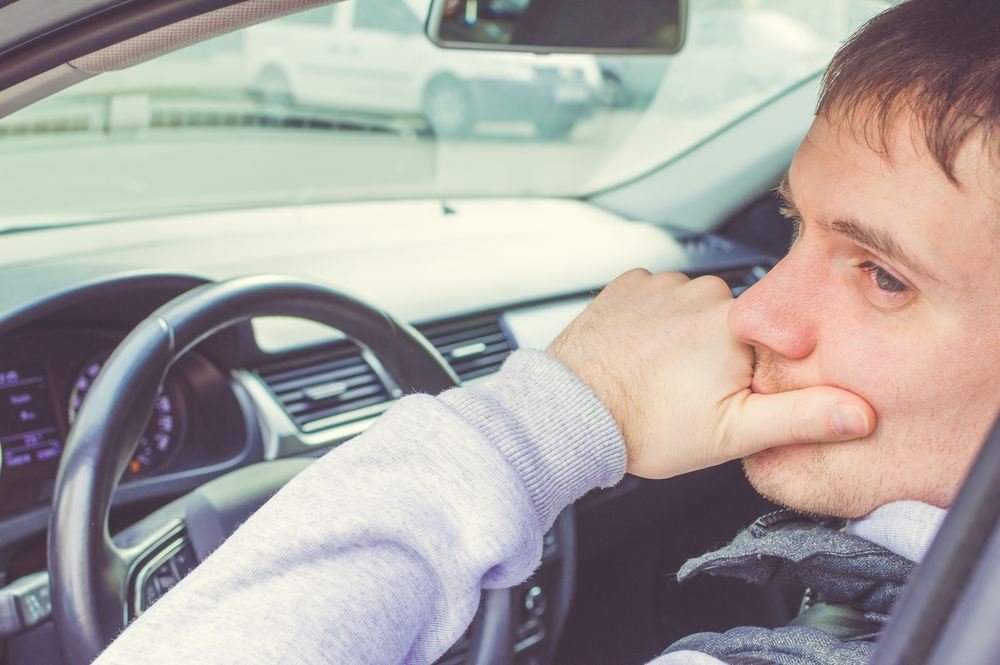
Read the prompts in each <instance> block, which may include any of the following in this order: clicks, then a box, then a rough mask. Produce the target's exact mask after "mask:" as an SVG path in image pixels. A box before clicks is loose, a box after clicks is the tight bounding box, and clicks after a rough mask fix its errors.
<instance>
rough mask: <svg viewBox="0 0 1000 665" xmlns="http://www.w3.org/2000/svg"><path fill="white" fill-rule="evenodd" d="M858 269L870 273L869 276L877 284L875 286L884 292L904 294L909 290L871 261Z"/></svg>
mask: <svg viewBox="0 0 1000 665" xmlns="http://www.w3.org/2000/svg"><path fill="white" fill-rule="evenodd" d="M858 267H859V268H861V269H862V270H864V271H865V272H866V273H868V276H869V277H871V279H872V281H873V282H875V285H876V286H878V288H880V289H882V290H883V291H888V292H890V293H902V292H904V291H906V290H908V289H909V287H908V286H906V284H903V283H902V282H901V281H899V280H898V279H896V278H895V277H894V276H893V274H892V273H891V272H889V271H888V270H886V269H885V268H883V267H881V266H879V265H877V264H875V263H872V262H871V261H865V262H864V263H862V264H861V265H859V266H858Z"/></svg>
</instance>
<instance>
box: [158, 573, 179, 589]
mask: <svg viewBox="0 0 1000 665" xmlns="http://www.w3.org/2000/svg"><path fill="white" fill-rule="evenodd" d="M156 580H157V581H158V582H159V583H160V592H161V593H166V592H168V591H170V590H171V589H173V588H174V586H175V585H176V584H177V578H176V577H174V576H173V575H172V574H171V575H162V576H158V577H157V578H156Z"/></svg>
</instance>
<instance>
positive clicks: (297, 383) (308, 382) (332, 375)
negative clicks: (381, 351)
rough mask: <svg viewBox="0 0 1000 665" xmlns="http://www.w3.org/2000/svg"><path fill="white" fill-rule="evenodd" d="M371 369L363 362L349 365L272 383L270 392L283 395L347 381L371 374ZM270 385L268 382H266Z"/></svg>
mask: <svg viewBox="0 0 1000 665" xmlns="http://www.w3.org/2000/svg"><path fill="white" fill-rule="evenodd" d="M371 371H372V370H371V368H370V367H369V366H368V364H367V363H365V362H364V361H363V360H362V361H361V364H357V365H351V366H350V367H345V368H343V369H338V370H335V371H333V372H321V373H319V374H309V375H306V376H303V377H301V378H298V379H294V380H292V381H283V382H281V383H277V382H275V383H273V384H270V385H271V390H273V391H274V392H276V393H279V394H280V393H285V392H288V391H290V390H298V389H299V388H304V387H306V386H316V385H320V384H323V383H330V382H331V381H340V380H343V379H348V378H350V377H352V376H357V375H358V374H365V373H367V372H371ZM268 383H270V381H269V382H268Z"/></svg>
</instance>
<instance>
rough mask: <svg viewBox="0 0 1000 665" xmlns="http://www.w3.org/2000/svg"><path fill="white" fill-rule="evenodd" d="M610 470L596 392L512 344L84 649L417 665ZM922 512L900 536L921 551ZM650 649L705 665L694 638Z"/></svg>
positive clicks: (374, 430) (520, 566) (291, 493)
mask: <svg viewBox="0 0 1000 665" xmlns="http://www.w3.org/2000/svg"><path fill="white" fill-rule="evenodd" d="M624 473H625V447H624V443H623V441H622V438H621V434H620V433H619V431H618V427H617V425H616V424H615V421H614V419H613V418H612V417H611V415H610V413H608V411H607V409H606V408H605V407H604V405H603V404H602V403H601V402H600V400H599V399H598V397H597V396H596V395H595V394H594V393H593V392H592V391H591V390H590V389H589V387H588V386H586V385H585V384H584V383H583V382H581V381H580V380H579V379H578V378H577V377H576V376H575V375H574V374H572V373H571V372H570V371H569V370H567V369H566V368H565V367H564V366H563V365H561V364H560V363H559V362H558V361H556V360H554V359H553V358H551V357H549V356H547V355H546V354H544V353H541V352H538V351H532V350H522V351H518V352H516V353H514V354H513V355H512V356H511V357H510V359H509V360H508V361H507V363H506V364H505V365H504V367H503V369H502V370H501V371H500V372H499V373H498V374H497V375H496V376H495V377H493V378H491V379H489V380H487V381H484V382H483V383H481V384H479V385H478V386H475V387H471V388H460V389H454V390H450V391H447V392H445V393H443V394H441V395H440V396H438V397H431V396H429V395H414V396H410V397H406V398H404V399H403V400H401V401H400V402H399V403H398V404H397V405H396V406H394V407H393V408H392V409H390V410H389V411H387V412H386V413H385V414H384V415H383V416H382V417H381V418H380V419H379V420H378V421H377V422H376V423H375V424H374V425H373V426H372V427H371V428H370V429H369V430H368V431H367V432H365V433H364V434H362V435H360V436H358V437H357V438H355V439H353V440H351V441H350V442H348V443H346V444H344V445H342V446H340V447H339V448H337V449H336V450H335V451H333V452H331V453H330V454H328V455H326V456H324V457H322V458H321V459H319V460H318V461H317V462H316V463H315V464H313V465H311V466H310V467H309V468H308V469H306V470H305V471H303V472H302V473H301V474H299V475H298V476H297V477H296V478H295V479H294V480H292V481H291V482H290V483H288V485H286V486H285V487H284V488H283V489H282V490H281V491H280V492H278V493H277V494H276V495H275V496H274V498H272V499H271V500H270V501H269V502H268V503H267V504H265V505H264V507H263V508H261V509H260V510H259V511H258V512H257V513H256V514H254V515H253V516H252V517H251V518H250V519H249V520H247V522H246V523H245V524H244V525H242V526H241V527H240V528H239V529H238V530H237V531H236V533H235V534H233V536H231V537H230V538H229V539H228V540H227V541H226V542H225V543H224V544H223V545H222V546H221V547H220V548H219V549H218V550H216V551H215V552H214V553H213V554H212V555H211V556H210V557H209V558H208V559H207V560H206V561H204V562H203V563H202V564H201V565H200V566H199V567H198V568H197V569H195V570H194V571H193V572H192V573H191V574H190V575H189V576H188V577H187V578H185V579H184V580H183V581H181V583H180V584H178V585H177V586H176V587H175V588H174V589H173V590H172V591H170V592H169V593H168V594H166V595H165V596H164V597H163V598H162V599H160V600H159V601H158V602H157V603H156V604H155V605H154V606H153V607H152V608H150V609H149V610H147V611H146V612H145V613H144V614H143V615H142V616H141V617H140V618H139V619H137V620H136V621H135V622H133V623H132V624H131V625H130V626H129V628H128V629H127V630H125V631H124V632H123V633H122V634H121V635H120V636H119V637H118V639H117V640H116V641H115V642H114V643H112V645H111V646H109V647H108V649H107V650H106V651H105V652H104V653H103V654H102V655H101V656H100V658H99V659H98V661H97V662H98V663H99V664H100V665H110V664H111V663H121V664H122V665H139V664H140V663H170V664H178V663H240V664H241V665H252V664H254V663H261V664H262V665H263V664H267V665H273V664H274V663H278V662H282V663H292V662H294V663H299V662H301V663H432V662H433V661H434V660H436V659H437V658H438V657H440V656H441V654H443V653H444V652H445V650H447V649H448V647H449V646H451V644H452V643H453V642H455V641H456V640H457V639H458V638H459V636H461V634H462V632H463V631H464V630H465V628H466V626H467V625H468V624H469V622H470V621H471V620H472V617H473V614H474V613H475V611H476V608H477V605H478V602H479V598H480V591H481V590H482V589H490V588H501V587H508V586H513V585H515V584H518V583H519V582H521V581H523V580H525V579H526V578H527V577H529V576H530V575H531V573H532V571H533V570H534V569H535V568H536V567H537V566H538V564H539V561H540V558H541V552H542V537H543V535H544V534H545V532H546V531H547V530H548V529H549V527H550V526H551V525H552V523H553V521H554V520H555V518H556V515H558V514H559V512H560V511H561V510H562V509H563V508H564V507H565V506H566V505H568V504H570V503H572V502H573V501H575V500H576V499H577V498H579V497H580V496H582V495H583V494H584V493H586V492H587V491H589V490H591V489H593V488H595V487H607V486H610V485H613V484H615V483H616V482H618V480H619V479H620V478H621V477H622V475H623V474H624ZM917 506H922V504H917ZM923 508H930V507H929V506H923ZM931 510H939V509H931ZM940 512H941V513H942V514H943V511H940ZM890 521H891V522H892V523H896V522H900V521H901V520H899V519H898V516H896V518H894V519H893V520H890ZM902 521H905V520H902ZM918 521H919V520H918ZM926 522H927V519H923V521H922V524H923V526H922V527H921V529H923V531H921V533H923V532H925V531H926V532H927V533H926V534H925V536H919V535H918V536H916V537H914V536H913V535H912V534H910V535H909V536H908V537H907V540H906V542H907V543H908V545H907V546H908V547H910V548H911V550H912V549H913V547H916V548H917V549H919V550H920V552H919V553H920V554H921V555H922V552H923V550H925V549H926V545H927V544H929V542H930V539H931V538H933V531H934V530H935V529H936V524H935V525H933V529H929V530H928V528H927V524H926ZM936 522H937V523H938V524H939V523H940V519H937V520H936ZM859 524H861V523H860V522H859ZM891 530H892V529H891V528H890V531H891ZM870 531H871V532H877V531H878V529H870ZM856 532H857V533H858V535H862V536H864V537H868V536H867V535H866V533H864V532H863V529H862V530H860V531H857V530H856ZM873 539H874V538H873ZM889 540H891V538H889ZM914 542H915V543H916V545H914V544H913V543H914ZM921 543H923V544H922V545H921ZM880 544H883V545H884V546H887V547H889V548H890V549H892V547H891V546H889V545H886V544H885V543H880ZM921 547H922V549H921ZM901 554H903V555H904V556H909V554H908V553H901ZM655 663H656V664H657V665H719V661H718V660H716V659H714V658H712V657H710V656H706V655H704V654H699V653H695V652H691V651H687V652H676V653H673V654H670V655H668V656H663V657H661V658H658V659H657V660H656V661H655ZM609 665H612V664H609Z"/></svg>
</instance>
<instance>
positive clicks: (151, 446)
mask: <svg viewBox="0 0 1000 665" xmlns="http://www.w3.org/2000/svg"><path fill="white" fill-rule="evenodd" d="M110 355H111V354H110V353H104V354H102V355H100V356H98V357H97V358H94V359H93V360H91V361H90V362H89V363H87V365H86V366H85V367H84V368H83V370H82V371H81V372H80V375H79V376H78V377H77V379H76V382H75V383H74V384H73V391H72V392H71V393H70V396H69V422H70V424H72V423H73V420H74V419H75V418H76V414H77V412H79V410H80V407H81V406H82V405H83V400H84V398H85V397H86V396H87V393H88V392H90V388H91V386H93V385H94V381H95V380H96V379H97V376H98V375H99V374H100V373H101V369H102V368H103V367H104V363H106V362H107V361H108V358H109V357H110ZM164 386H166V389H164V388H163V387H161V388H160V392H159V393H158V394H157V396H156V404H155V405H154V406H153V413H152V414H150V417H149V422H148V423H146V429H145V430H143V433H142V437H141V438H140V439H139V445H138V447H137V448H136V451H135V455H134V456H133V457H132V459H131V460H130V461H129V463H128V468H127V470H126V471H125V475H126V477H131V476H140V475H146V474H147V473H152V472H155V471H158V470H159V469H161V468H163V467H164V466H166V465H167V463H168V462H170V460H171V459H173V457H174V455H175V454H176V452H177V450H178V449H179V448H180V443H181V438H182V437H183V435H184V417H183V415H184V414H183V401H182V400H181V399H180V396H179V394H178V391H177V390H176V389H171V387H170V386H171V382H170V379H169V378H168V379H167V381H166V382H165V383H164Z"/></svg>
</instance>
